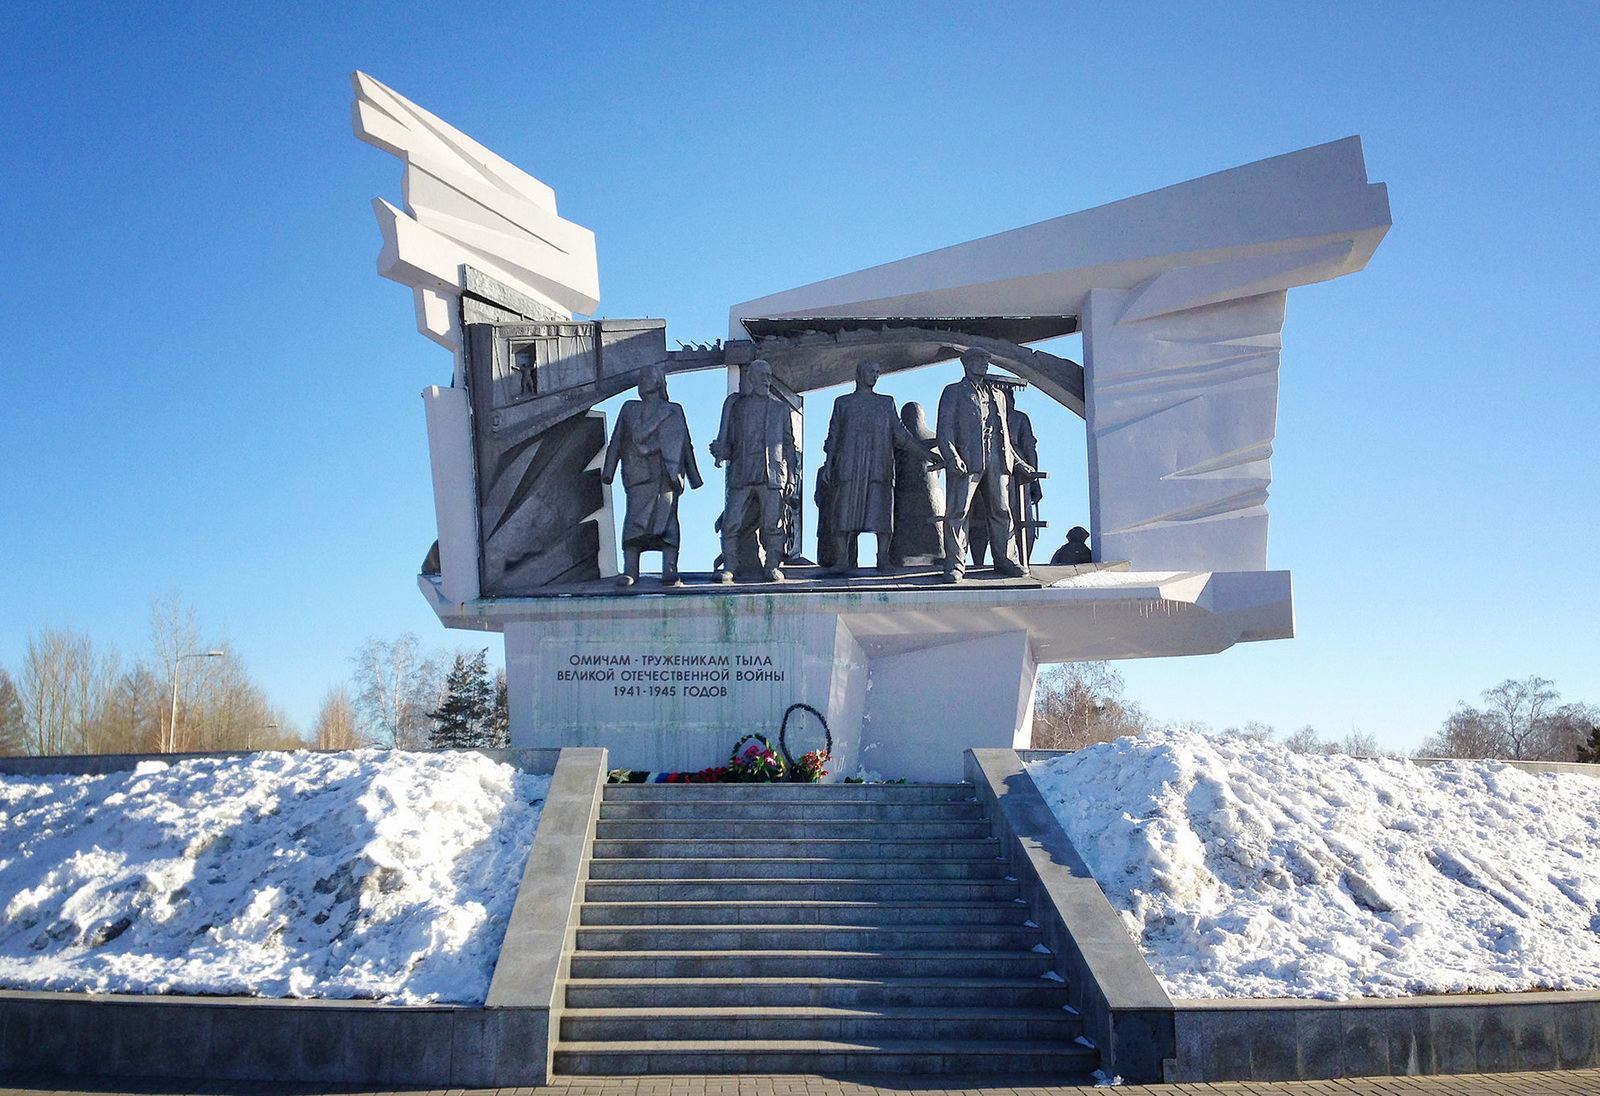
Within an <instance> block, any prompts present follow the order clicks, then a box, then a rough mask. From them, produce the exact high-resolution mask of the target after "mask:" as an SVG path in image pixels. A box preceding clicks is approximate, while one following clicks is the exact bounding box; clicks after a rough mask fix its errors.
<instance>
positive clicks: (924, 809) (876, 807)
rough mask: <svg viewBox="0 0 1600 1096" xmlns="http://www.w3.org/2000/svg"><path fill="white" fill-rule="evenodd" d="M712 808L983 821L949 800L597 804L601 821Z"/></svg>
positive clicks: (975, 806) (796, 815) (748, 813)
mask: <svg viewBox="0 0 1600 1096" xmlns="http://www.w3.org/2000/svg"><path fill="white" fill-rule="evenodd" d="M713 808H715V809H716V810H718V811H726V812H727V814H726V817H729V818H747V819H757V818H776V819H806V820H811V819H815V820H818V821H822V820H827V819H841V820H852V821H867V820H876V819H887V820H897V821H904V822H920V821H939V820H942V819H960V820H971V819H981V818H983V807H982V805H981V804H979V803H978V802H977V801H976V800H961V801H956V800H951V801H940V802H933V803H916V802H912V803H880V802H876V801H872V800H853V799H847V800H821V801H816V802H812V801H808V800H805V799H799V800H794V799H786V800H772V801H768V800H762V799H750V800H745V801H739V802H733V801H728V802H721V803H715V804H713V803H707V802H702V801H699V800H689V801H681V800H676V799H673V800H667V799H645V800H638V801H632V800H622V801H617V800H605V801H603V802H602V803H601V804H600V818H601V820H602V821H610V820H613V819H618V820H620V819H637V818H703V817H705V816H706V814H707V812H708V811H710V810H712V809H713Z"/></svg>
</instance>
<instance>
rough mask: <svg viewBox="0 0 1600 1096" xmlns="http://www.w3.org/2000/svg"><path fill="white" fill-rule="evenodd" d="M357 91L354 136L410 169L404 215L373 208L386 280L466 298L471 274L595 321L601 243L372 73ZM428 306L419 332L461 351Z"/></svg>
mask: <svg viewBox="0 0 1600 1096" xmlns="http://www.w3.org/2000/svg"><path fill="white" fill-rule="evenodd" d="M350 82H351V84H352V85H353V87H354V88H355V94H356V99H355V104H354V108H353V118H354V123H355V132H356V136H357V137H359V138H361V139H362V140H363V141H366V142H367V143H368V144H370V145H374V146H375V147H377V148H381V149H383V150H384V151H385V152H388V153H391V154H392V155H394V156H397V157H399V158H400V159H401V160H403V161H404V162H405V165H406V170H405V175H404V177H403V178H402V181H401V190H402V193H403V195H404V202H405V209H404V210H403V211H402V210H400V209H397V208H395V207H394V206H392V205H390V204H389V203H387V202H384V201H383V200H382V199H378V200H377V201H375V202H374V203H373V205H374V209H375V211H376V212H377V215H378V225H379V227H380V228H381V229H382V230H383V237H384V247H383V252H382V255H381V257H380V258H379V261H378V273H380V274H382V275H383V276H384V277H386V278H392V279H394V280H395V281H398V282H402V283H404V284H405V285H409V286H412V287H414V288H421V289H427V290H431V291H434V292H436V293H439V294H441V295H443V296H445V297H456V298H459V296H460V274H459V271H460V267H461V266H462V265H463V264H466V265H470V266H473V267H476V268H477V269H479V270H481V271H483V272H484V273H485V274H489V275H491V276H493V277H495V278H498V279H499V280H500V281H502V282H504V283H506V284H507V285H509V286H510V287H511V288H513V289H517V290H520V291H522V292H523V293H526V294H527V295H528V296H530V297H533V298H535V299H536V300H539V301H541V302H543V303H546V304H549V305H550V306H551V307H553V308H555V309H557V310H558V311H566V312H568V313H572V312H580V313H584V314H586V315H587V314H590V313H593V311H594V309H595V307H596V306H597V305H598V304H599V303H600V268H599V263H598V260H597V258H596V255H595V246H594V233H592V232H590V231H589V230H588V229H586V228H584V227H583V226H581V225H577V224H573V223H572V222H571V221H567V220H563V219H562V218H561V217H559V216H558V215H557V214H556V199H555V192H554V191H553V190H551V189H550V188H549V187H548V186H546V185H545V184H544V183H541V182H540V181H539V180H537V179H535V178H534V177H533V176H531V175H529V174H528V173H527V172H525V171H523V170H522V169H521V168H519V167H517V166H516V165H514V164H512V163H510V162H509V161H507V160H505V159H503V158H501V157H500V156H497V155H496V154H495V153H493V152H491V151H489V150H488V149H487V148H484V147H483V146H482V145H480V144H479V143H478V142H476V141H474V140H473V139H472V138H471V137H468V136H467V135H466V134H464V133H462V132H461V131H460V130H458V129H456V128H455V127H454V126H451V125H450V124H448V123H447V122H444V121H442V120H441V119H439V118H438V117H436V116H434V115H433V114H430V113H429V112H427V111H426V110H423V109H422V108H421V107H419V106H417V105H416V104H415V103H413V102H411V101H410V100H409V99H406V98H405V97H404V96H402V95H399V94H397V93H396V92H395V91H394V90H393V89H391V88H388V87H385V86H384V85H383V84H381V83H379V82H378V81H377V80H374V79H373V78H372V77H370V76H368V75H367V74H366V73H364V72H356V73H353V74H352V75H351V78H350ZM430 304H431V302H428V301H424V300H423V299H422V298H421V297H420V296H419V299H418V305H417V320H418V330H419V331H421V332H422V333H423V334H424V335H427V336H428V337H429V338H431V339H434V340H435V341H438V342H440V343H441V344H443V345H445V346H447V347H450V348H451V349H455V348H456V347H458V346H459V332H457V333H455V337H456V339H457V341H456V342H455V343H452V342H450V341H448V339H449V337H450V335H449V332H448V330H446V329H447V328H448V323H446V322H442V321H441V317H440V316H439V315H437V314H436V311H435V310H434V309H433V308H432V307H429V305H430ZM450 311H451V312H454V309H451V310H450ZM442 328H443V329H442Z"/></svg>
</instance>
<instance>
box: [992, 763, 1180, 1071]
mask: <svg viewBox="0 0 1600 1096" xmlns="http://www.w3.org/2000/svg"><path fill="white" fill-rule="evenodd" d="M966 765H967V780H968V781H969V782H971V784H972V785H973V787H974V788H975V789H977V793H978V797H979V799H980V800H981V801H982V802H983V803H984V805H985V806H986V808H987V810H988V814H989V820H990V824H991V826H992V827H993V832H994V835H995V837H996V838H998V839H999V841H1000V843H1001V845H1002V847H1003V848H1004V850H1005V855H1006V858H1007V859H1008V860H1009V861H1010V863H1011V870H1012V873H1013V874H1014V875H1015V876H1016V877H1017V879H1018V882H1019V884H1020V886H1021V888H1022V894H1023V897H1024V898H1026V899H1027V901H1028V905H1029V908H1030V909H1031V910H1032V911H1033V915H1034V917H1035V918H1037V919H1038V921H1039V925H1040V928H1041V930H1042V932H1043V934H1044V938H1045V945H1046V946H1047V947H1049V948H1050V950H1051V951H1052V952H1054V953H1055V957H1056V973H1058V974H1060V975H1061V976H1062V977H1063V978H1065V979H1066V980H1067V983H1068V991H1069V994H1070V999H1071V1001H1072V1006H1073V1007H1074V1008H1076V1009H1077V1010H1078V1011H1079V1012H1080V1013H1081V1014H1082V1015H1083V1026H1084V1032H1085V1034H1086V1036H1087V1037H1088V1039H1089V1040H1090V1041H1091V1042H1093V1043H1094V1044H1095V1046H1096V1047H1098V1048H1099V1049H1100V1067H1101V1068H1102V1069H1104V1070H1105V1071H1106V1072H1107V1073H1114V1074H1120V1075H1121V1076H1122V1078H1123V1079H1124V1080H1126V1081H1128V1082H1129V1083H1131V1084H1148V1083H1152V1082H1158V1081H1162V1080H1166V1079H1169V1077H1168V1075H1169V1074H1170V1072H1171V1069H1172V1062H1173V1059H1174V1058H1175V1056H1176V1054H1177V1050H1176V1046H1177V1036H1176V1032H1175V1029H1174V1010H1173V1004H1172V1001H1171V999H1170V998H1168V997H1167V994H1166V991H1165V990H1163V989H1162V988H1161V983H1160V982H1158V981H1157V980H1156V976H1155V975H1154V974H1153V973H1152V972H1151V970H1150V965H1149V964H1148V963H1146V962H1145V960H1144V956H1143V955H1142V954H1141V953H1140V951H1139V946H1138V944H1136V943H1134V941H1133V939H1132V937H1130V936H1129V935H1128V930H1127V929H1125V928H1123V926H1122V921H1121V919H1120V918H1119V917H1118V916H1117V914H1116V911H1115V910H1113V909H1112V908H1111V903H1110V902H1108V901H1106V896H1105V894H1104V892H1102V891H1101V890H1100V885H1099V884H1098V883H1096V882H1095V881H1094V876H1093V875H1091V874H1090V872H1089V869H1088V867H1087V866H1085V864H1084V862H1083V858H1082V857H1081V856H1079V855H1078V850H1077V849H1076V848H1074V847H1073V844H1072V841H1071V839H1069V838H1068V837H1067V835H1066V832H1065V831H1064V830H1062V828H1061V824H1060V823H1059V822H1057V821H1056V817H1055V815H1054V814H1052V813H1051V811H1050V808H1049V807H1048V806H1047V805H1046V804H1045V801H1044V797H1043V796H1041V795H1040V794H1039V789H1038V788H1036V787H1035V786H1034V783H1033V778H1032V777H1030V776H1029V775H1028V773H1027V771H1026V769H1024V767H1023V764H1022V760H1021V758H1019V757H1018V756H1017V752H1016V751H1015V750H1000V749H992V750H968V751H967V754H966Z"/></svg>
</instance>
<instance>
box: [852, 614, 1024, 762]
mask: <svg viewBox="0 0 1600 1096" xmlns="http://www.w3.org/2000/svg"><path fill="white" fill-rule="evenodd" d="M1036 669H1037V665H1036V663H1035V662H1034V661H1033V657H1032V654H1031V653H1030V645H1029V642H1028V633H1027V632H1025V631H1014V632H1001V633H999V634H997V635H987V636H976V637H973V638H971V639H963V640H957V641H955V642H950V643H945V644H942V645H940V646H937V647H928V648H923V649H921V650H916V651H908V652H906V653H905V654H899V655H885V656H883V657H880V658H875V659H873V660H872V661H871V662H870V663H869V664H868V681H869V683H870V685H869V688H870V691H869V692H868V694H867V712H866V719H865V721H864V723H863V726H862V731H861V764H862V766H863V767H865V768H867V769H870V770H872V771H874V772H878V773H881V774H882V775H883V776H885V777H888V778H889V779H891V780H892V779H897V778H899V777H902V776H903V777H905V778H906V779H908V780H957V779H960V777H959V776H958V775H956V773H957V772H959V769H960V762H961V757H962V754H963V752H964V751H966V750H970V749H977V748H985V747H1002V748H1011V747H1015V746H1024V747H1025V746H1027V745H1028V738H1029V735H1030V734H1031V731H1032V728H1033V710H1032V699H1033V688H1034V681H1035V678H1036V676H1037V674H1036ZM953 716H954V717H955V718H953ZM952 759H954V764H952Z"/></svg>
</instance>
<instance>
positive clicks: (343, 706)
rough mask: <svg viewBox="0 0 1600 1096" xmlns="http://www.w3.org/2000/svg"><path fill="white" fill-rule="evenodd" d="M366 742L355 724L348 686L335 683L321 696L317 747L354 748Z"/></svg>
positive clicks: (321, 748)
mask: <svg viewBox="0 0 1600 1096" xmlns="http://www.w3.org/2000/svg"><path fill="white" fill-rule="evenodd" d="M366 744H367V743H366V739H365V738H364V737H363V736H362V734H361V732H360V730H359V729H358V728H357V726H356V707H355V702H354V701H353V700H351V698H350V690H349V688H347V687H346V686H344V685H335V686H334V687H333V688H331V689H329V690H328V691H327V693H326V694H325V695H324V696H323V698H322V708H321V710H319V711H318V712H317V749H319V750H354V749H359V748H360V747H362V746H365V745H366Z"/></svg>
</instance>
